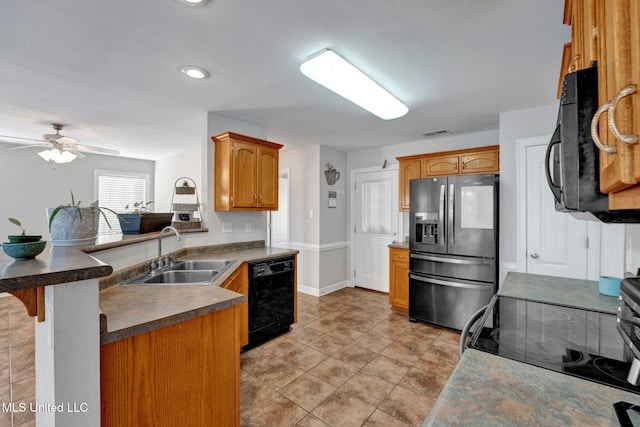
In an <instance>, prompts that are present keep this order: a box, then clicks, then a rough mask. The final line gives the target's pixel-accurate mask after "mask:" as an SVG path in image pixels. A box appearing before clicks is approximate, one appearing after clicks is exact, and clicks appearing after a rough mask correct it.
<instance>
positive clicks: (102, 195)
mask: <svg viewBox="0 0 640 427" xmlns="http://www.w3.org/2000/svg"><path fill="white" fill-rule="evenodd" d="M147 181H148V178H147V177H145V176H142V175H126V174H124V173H123V174H115V173H100V174H99V175H98V200H99V205H100V206H102V207H105V208H109V209H112V210H114V211H115V212H118V213H122V212H127V209H125V206H127V205H129V206H132V205H133V203H135V202H141V201H145V202H146V201H147V200H146V194H147ZM151 207H152V206H151ZM105 214H106V216H107V218H108V219H109V223H110V224H111V228H109V226H108V225H107V222H106V221H105V219H104V217H103V216H102V215H100V230H99V233H100V234H117V233H121V232H122V231H121V230H120V223H119V221H118V218H117V217H116V216H115V215H114V214H112V213H111V212H106V211H105Z"/></svg>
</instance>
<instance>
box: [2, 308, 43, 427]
mask: <svg viewBox="0 0 640 427" xmlns="http://www.w3.org/2000/svg"><path fill="white" fill-rule="evenodd" d="M35 390H36V381H35V353H34V320H33V318H32V317H29V316H28V315H27V312H26V309H25V308H24V306H23V305H22V303H21V302H20V301H18V299H17V298H15V297H13V296H11V297H6V298H0V404H2V403H8V402H16V404H17V403H18V402H23V403H25V404H26V405H27V406H28V405H29V403H31V402H34V401H35V394H36V393H35ZM17 409H18V408H16V410H15V411H14V412H7V411H2V407H1V406H0V426H3V427H9V426H11V427H32V426H35V425H36V421H35V415H34V413H33V412H31V411H24V412H20V411H18V410H17Z"/></svg>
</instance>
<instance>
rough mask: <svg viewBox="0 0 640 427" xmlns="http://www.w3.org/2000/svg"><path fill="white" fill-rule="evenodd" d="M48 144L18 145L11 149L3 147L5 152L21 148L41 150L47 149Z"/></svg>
mask: <svg viewBox="0 0 640 427" xmlns="http://www.w3.org/2000/svg"><path fill="white" fill-rule="evenodd" d="M49 146H50V144H49V143H47V142H45V143H42V144H20V145H12V146H11V147H4V148H5V150H20V149H22V148H42V147H49Z"/></svg>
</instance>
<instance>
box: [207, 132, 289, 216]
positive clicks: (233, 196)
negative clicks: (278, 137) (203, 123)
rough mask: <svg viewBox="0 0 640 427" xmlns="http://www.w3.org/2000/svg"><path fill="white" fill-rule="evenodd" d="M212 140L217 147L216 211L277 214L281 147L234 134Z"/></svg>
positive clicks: (224, 134) (223, 135)
mask: <svg viewBox="0 0 640 427" xmlns="http://www.w3.org/2000/svg"><path fill="white" fill-rule="evenodd" d="M211 139H212V140H213V142H214V144H215V163H214V168H215V170H214V180H215V183H214V209H215V210H217V211H233V210H277V209H278V150H279V149H280V148H282V145H280V144H276V143H274V142H269V141H264V140H261V139H257V138H253V137H250V136H245V135H240V134H237V133H232V132H226V133H223V134H221V135H217V136H213V137H211Z"/></svg>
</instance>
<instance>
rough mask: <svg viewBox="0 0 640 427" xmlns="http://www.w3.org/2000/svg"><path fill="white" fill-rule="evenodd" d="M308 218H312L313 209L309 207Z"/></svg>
mask: <svg viewBox="0 0 640 427" xmlns="http://www.w3.org/2000/svg"><path fill="white" fill-rule="evenodd" d="M309 218H313V209H309Z"/></svg>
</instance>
